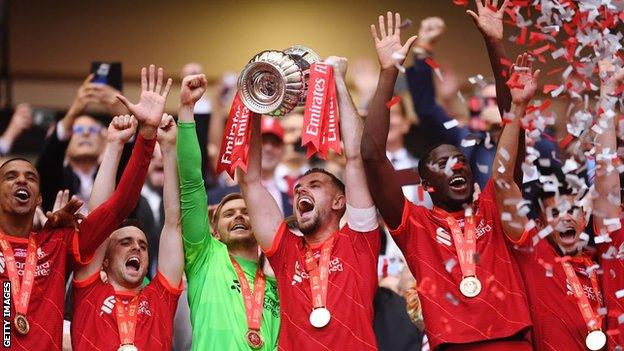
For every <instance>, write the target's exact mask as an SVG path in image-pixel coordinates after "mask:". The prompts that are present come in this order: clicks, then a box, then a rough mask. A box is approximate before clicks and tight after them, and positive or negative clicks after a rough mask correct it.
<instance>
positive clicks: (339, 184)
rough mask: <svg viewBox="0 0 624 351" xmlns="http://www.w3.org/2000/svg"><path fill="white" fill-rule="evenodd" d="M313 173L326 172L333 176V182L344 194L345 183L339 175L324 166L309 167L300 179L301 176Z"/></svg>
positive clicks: (327, 174) (330, 176)
mask: <svg viewBox="0 0 624 351" xmlns="http://www.w3.org/2000/svg"><path fill="white" fill-rule="evenodd" d="M313 173H321V174H325V175H326V176H328V177H329V178H331V181H332V184H334V186H336V187H337V188H338V189H339V190H340V191H341V192H342V193H343V194H344V193H345V185H344V183H343V182H342V181H341V180H340V179H338V177H336V176H335V175H333V174H332V173H331V172H328V171H326V170H324V169H323V168H318V167H314V168H312V169H309V170H308V171H307V172H305V173H304V174H303V175H302V176H301V177H299V179H301V178H303V177H305V176H307V175H309V174H313Z"/></svg>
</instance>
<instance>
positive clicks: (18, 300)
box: [0, 232, 37, 316]
mask: <svg viewBox="0 0 624 351" xmlns="http://www.w3.org/2000/svg"><path fill="white" fill-rule="evenodd" d="M0 248H1V249H2V254H3V255H4V260H5V261H6V268H7V274H8V276H9V279H10V280H11V287H12V289H11V292H12V293H13V300H14V301H15V311H16V312H17V314H20V315H22V316H25V315H26V312H27V311H28V303H29V301H30V295H31V292H32V288H33V285H34V283H35V270H36V268H37V243H36V241H35V236H34V234H33V233H30V235H29V236H28V250H27V251H26V266H25V267H24V274H23V278H24V279H23V280H22V281H21V284H20V277H19V275H18V273H17V265H16V263H15V255H14V254H13V249H12V248H11V245H10V244H9V242H8V241H7V240H6V237H5V234H4V233H2V232H0Z"/></svg>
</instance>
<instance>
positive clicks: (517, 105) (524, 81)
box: [492, 54, 539, 242]
mask: <svg viewBox="0 0 624 351" xmlns="http://www.w3.org/2000/svg"><path fill="white" fill-rule="evenodd" d="M532 66H533V65H532V63H531V61H530V60H529V56H528V55H527V54H523V55H519V56H518V58H517V60H516V64H515V66H514V67H512V74H514V75H518V81H517V85H516V86H514V87H513V88H512V89H511V95H512V97H513V100H512V104H511V116H512V117H513V121H512V122H511V123H507V124H506V125H505V126H504V127H503V131H502V133H501V137H500V140H499V141H498V147H497V149H496V157H495V158H494V164H493V165H492V167H493V171H492V179H493V180H494V182H495V184H496V205H497V207H498V210H499V212H500V213H501V215H502V214H503V213H508V214H509V215H511V220H505V219H504V220H503V221H502V224H503V229H504V231H505V234H506V235H507V237H508V238H509V239H510V240H512V241H514V242H516V241H518V240H520V238H521V237H522V234H523V233H524V227H525V224H526V222H527V218H526V216H524V215H519V214H518V209H517V207H516V205H517V204H518V202H519V201H521V200H522V191H521V190H520V187H519V186H518V184H516V182H515V180H514V172H515V170H516V169H515V168H516V165H517V158H518V157H519V156H518V155H519V150H518V148H519V145H518V135H519V134H520V131H521V130H522V123H521V119H522V117H524V113H525V110H526V107H527V105H528V104H529V102H530V101H531V98H532V97H533V95H535V91H536V90H537V78H538V77H539V70H537V71H535V72H533V67H532ZM514 200H516V201H514Z"/></svg>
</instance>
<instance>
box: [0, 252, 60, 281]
mask: <svg viewBox="0 0 624 351" xmlns="http://www.w3.org/2000/svg"><path fill="white" fill-rule="evenodd" d="M14 250H15V251H14V255H15V258H16V259H17V258H23V259H24V261H22V262H15V265H16V266H17V274H18V275H20V276H23V275H24V268H25V267H26V262H25V260H26V252H27V251H26V249H22V248H16V249H14ZM46 256H47V253H45V252H44V251H43V250H42V249H41V247H39V248H37V261H40V260H42V259H44V258H45V257H46ZM5 270H6V262H5V260H4V255H3V254H2V252H1V251H0V274H4V271H5ZM50 271H51V269H50V261H49V260H46V261H44V262H42V263H39V264H37V268H36V270H35V278H36V277H39V276H44V277H47V276H49V275H50Z"/></svg>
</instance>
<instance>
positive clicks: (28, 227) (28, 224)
mask: <svg viewBox="0 0 624 351" xmlns="http://www.w3.org/2000/svg"><path fill="white" fill-rule="evenodd" d="M32 229H33V216H32V215H30V216H29V215H24V216H16V215H13V214H8V213H4V212H2V211H0V230H2V232H3V233H4V234H6V235H10V236H15V237H19V238H27V237H28V234H30V232H31V231H32Z"/></svg>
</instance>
